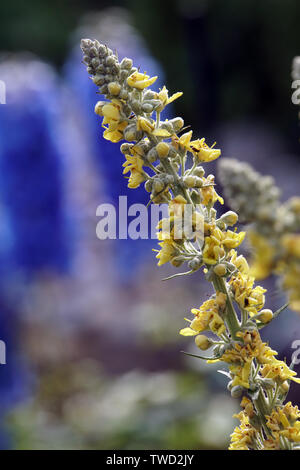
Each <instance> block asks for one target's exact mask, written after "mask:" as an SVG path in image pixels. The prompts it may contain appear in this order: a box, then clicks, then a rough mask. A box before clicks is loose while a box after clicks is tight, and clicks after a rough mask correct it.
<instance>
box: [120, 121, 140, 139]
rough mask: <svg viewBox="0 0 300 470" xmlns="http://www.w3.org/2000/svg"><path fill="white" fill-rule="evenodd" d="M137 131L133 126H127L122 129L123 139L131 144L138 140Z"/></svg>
mask: <svg viewBox="0 0 300 470" xmlns="http://www.w3.org/2000/svg"><path fill="white" fill-rule="evenodd" d="M138 134H139V133H138V131H137V129H136V125H135V124H129V126H127V127H125V129H124V138H125V140H128V142H131V141H132V140H138Z"/></svg>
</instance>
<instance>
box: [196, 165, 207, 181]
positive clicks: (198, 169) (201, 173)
mask: <svg viewBox="0 0 300 470" xmlns="http://www.w3.org/2000/svg"><path fill="white" fill-rule="evenodd" d="M204 174H205V171H204V168H203V167H202V166H197V167H196V168H195V169H194V175H195V176H199V177H200V178H202V176H204Z"/></svg>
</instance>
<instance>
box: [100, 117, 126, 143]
mask: <svg viewBox="0 0 300 470" xmlns="http://www.w3.org/2000/svg"><path fill="white" fill-rule="evenodd" d="M125 127H127V122H125V121H123V122H119V123H117V124H109V126H108V127H107V128H106V129H105V131H104V132H103V137H104V139H106V140H110V141H111V142H113V143H117V142H119V141H120V140H122V139H124V135H123V131H124V129H125Z"/></svg>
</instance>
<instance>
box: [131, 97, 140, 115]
mask: <svg viewBox="0 0 300 470" xmlns="http://www.w3.org/2000/svg"><path fill="white" fill-rule="evenodd" d="M131 109H132V111H133V112H134V113H135V114H140V112H141V110H142V105H141V103H140V102H139V101H137V100H133V101H132V102H131Z"/></svg>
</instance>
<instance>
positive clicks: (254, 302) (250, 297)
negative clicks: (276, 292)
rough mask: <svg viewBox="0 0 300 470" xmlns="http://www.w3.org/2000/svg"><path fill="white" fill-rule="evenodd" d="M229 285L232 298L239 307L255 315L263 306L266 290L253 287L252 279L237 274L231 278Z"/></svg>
mask: <svg viewBox="0 0 300 470" xmlns="http://www.w3.org/2000/svg"><path fill="white" fill-rule="evenodd" d="M229 284H230V285H231V287H232V290H233V293H234V298H235V300H236V302H237V303H238V304H239V306H240V307H241V308H243V309H245V310H247V311H248V312H249V313H252V314H253V315H255V314H256V313H257V312H258V311H259V310H261V309H262V308H263V306H264V304H265V296H264V293H265V292H266V289H264V288H263V287H261V286H256V287H253V286H254V277H252V276H248V275H247V274H243V273H241V272H239V273H238V274H237V275H235V276H233V277H232V278H231V279H230V281H229Z"/></svg>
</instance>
